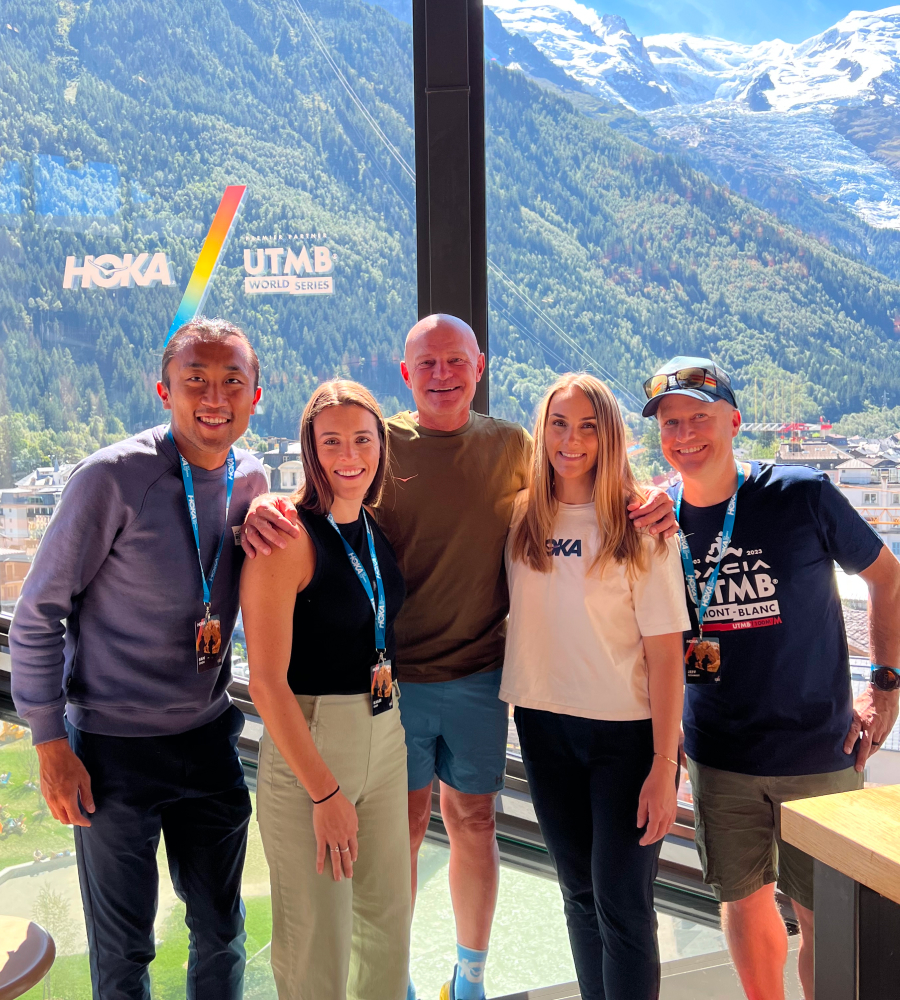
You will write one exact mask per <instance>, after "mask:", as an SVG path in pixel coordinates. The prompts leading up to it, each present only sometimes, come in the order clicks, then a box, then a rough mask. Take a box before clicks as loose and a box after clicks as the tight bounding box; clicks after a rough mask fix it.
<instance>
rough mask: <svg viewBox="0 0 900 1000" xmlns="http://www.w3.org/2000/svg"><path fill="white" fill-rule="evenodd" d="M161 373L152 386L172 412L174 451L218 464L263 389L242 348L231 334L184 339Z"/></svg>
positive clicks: (200, 461)
mask: <svg viewBox="0 0 900 1000" xmlns="http://www.w3.org/2000/svg"><path fill="white" fill-rule="evenodd" d="M166 379H167V381H168V383H169V384H168V385H165V384H164V383H163V382H158V383H157V385H156V391H157V392H158V393H159V397H160V399H161V400H162V403H163V407H164V408H165V409H167V410H169V411H170V412H171V414H172V434H173V436H174V437H175V442H176V444H177V445H178V448H179V451H181V453H182V455H184V457H185V458H186V459H187V461H188V462H190V463H191V464H192V465H199V466H201V467H207V468H217V467H218V465H221V464H222V462H224V461H225V457H226V456H227V454H228V449H229V448H230V447H231V446H232V445H233V444H234V442H235V441H237V439H238V438H239V437H240V436H241V435H242V434H243V433H244V431H246V430H247V425H248V424H249V423H250V416H251V414H253V413H254V412H255V411H256V404H257V403H258V402H259V397H260V394H261V391H262V390H260V389H259V388H257V387H256V384H255V383H256V377H255V375H254V371H253V367H252V365H251V363H250V359H249V358H248V356H247V353H246V349H245V348H244V346H243V344H242V343H241V342H240V341H239V340H237V339H235V338H226V339H225V340H217V341H211V342H206V343H204V342H203V341H200V340H195V341H189V342H188V343H186V344H185V346H184V347H183V348H182V349H181V350H180V351H178V353H177V354H176V355H175V356H174V357H173V358H172V360H171V361H170V362H169V364H168V368H167V370H166ZM210 462H215V463H217V464H214V465H210V464H209V463H210Z"/></svg>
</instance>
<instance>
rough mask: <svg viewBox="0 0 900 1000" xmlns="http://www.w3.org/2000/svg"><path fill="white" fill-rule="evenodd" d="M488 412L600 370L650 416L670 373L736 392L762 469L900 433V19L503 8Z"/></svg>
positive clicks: (515, 412) (631, 405)
mask: <svg viewBox="0 0 900 1000" xmlns="http://www.w3.org/2000/svg"><path fill="white" fill-rule="evenodd" d="M485 33H486V43H487V49H488V58H489V64H488V67H487V123H488V135H487V145H488V148H487V156H488V169H487V176H488V197H487V210H488V254H489V257H490V259H491V262H492V264H491V268H490V274H491V288H490V292H491V352H492V354H491V374H492V384H491V392H492V401H493V409H494V412H496V413H497V414H499V415H502V416H509V417H512V418H516V419H520V420H522V419H524V420H526V421H530V420H531V416H532V411H533V407H534V403H535V401H536V399H537V398H538V397H539V395H540V392H541V390H542V388H543V387H544V386H546V384H547V382H548V380H549V379H551V378H552V376H553V374H554V373H556V372H559V371H564V370H567V369H579V368H587V369H588V370H590V371H593V372H596V373H597V374H598V375H600V376H601V377H603V378H605V379H606V380H607V381H608V382H609V384H610V385H612V386H613V387H614V389H615V391H616V393H617V395H618V397H619V399H620V402H621V404H622V406H623V407H624V409H625V411H626V419H627V422H628V424H629V427H630V429H631V433H632V457H633V460H634V463H635V466H636V467H637V469H638V470H639V471H640V472H641V473H642V474H643V475H644V476H645V477H647V478H650V477H652V476H659V475H662V474H663V473H666V472H667V466H666V464H665V462H664V460H663V458H662V455H661V453H660V450H659V443H658V439H657V435H656V430H655V428H654V427H653V425H652V423H651V422H649V421H644V420H641V419H640V418H638V417H637V415H636V414H637V412H638V411H639V409H640V404H641V402H642V399H643V395H642V392H641V389H640V384H641V380H642V379H643V378H645V377H646V376H647V375H648V374H649V373H651V372H652V371H653V370H654V368H655V367H656V366H657V365H658V364H659V363H660V362H661V361H663V360H665V359H667V358H669V357H672V356H674V355H675V354H676V353H682V354H689V355H690V354H694V355H701V356H708V357H711V358H713V359H715V360H717V361H718V362H720V363H721V364H723V365H724V366H725V367H726V368H727V369H728V370H729V371H730V372H731V373H732V375H733V376H734V377H735V382H736V385H737V389H738V395H739V401H740V403H741V406H742V412H743V417H744V421H745V428H744V433H742V434H741V436H740V438H739V440H738V446H739V447H740V448H741V449H742V451H743V453H744V454H745V455H747V456H756V457H770V458H771V457H774V456H775V455H778V456H779V459H780V460H787V461H794V460H797V461H802V460H803V459H801V458H794V457H792V451H793V450H794V449H796V451H798V452H802V453H803V456H804V458H805V460H806V462H807V464H810V463H811V464H813V466H814V467H816V466H817V465H818V466H819V467H821V468H823V469H824V468H825V466H824V465H820V462H821V456H820V458H818V459H816V458H815V457H814V456H813V453H812V452H811V451H810V450H809V447H808V443H810V442H820V443H825V442H828V443H829V444H832V445H833V447H835V448H839V449H841V450H842V453H843V454H842V458H843V459H847V458H850V457H851V453H852V454H856V451H855V449H857V448H859V446H860V445H861V443H862V442H863V441H864V440H865V439H868V440H869V441H870V443H871V442H873V441H875V440H876V439H877V441H878V442H880V444H878V446H877V447H875V445H874V444H873V450H874V451H876V452H877V453H878V454H880V455H888V453H892V452H893V450H894V449H895V447H896V441H894V440H888V437H889V435H890V434H892V433H894V432H896V431H897V430H898V429H900V409H896V407H897V405H898V404H900V382H898V380H897V376H896V372H897V370H898V368H897V364H896V361H897V336H898V332H900V312H898V309H897V301H898V297H897V296H898V291H900V285H898V279H900V176H898V173H897V170H896V167H897V163H896V156H895V155H894V153H892V152H889V150H891V149H893V148H894V146H895V145H896V139H897V136H898V134H900V122H898V119H897V116H896V112H895V102H896V98H897V85H896V80H895V67H896V52H897V45H898V32H897V26H896V19H895V18H893V17H892V16H891V15H890V14H889V12H885V11H883V12H880V13H878V12H876V13H871V14H870V13H862V12H859V11H856V12H854V11H853V8H852V6H851V5H850V4H846V5H845V7H844V8H841V7H840V5H838V6H835V5H830V6H829V7H828V8H827V9H826V8H824V7H817V8H815V10H814V9H813V8H809V7H797V6H796V5H794V6H791V5H787V6H785V5H763V6H761V7H760V6H759V5H757V6H756V7H754V8H753V10H752V11H751V12H750V13H748V12H747V10H746V9H745V8H743V7H741V8H737V7H734V6H733V5H729V4H726V3H722V2H718V0H716V2H711V3H706V4H703V5H700V6H696V5H695V6H693V7H690V8H688V7H685V6H684V5H674V6H665V5H657V6H653V7H650V6H646V5H644V6H640V5H638V6H636V5H634V4H621V5H619V6H617V5H616V4H615V3H613V4H612V5H609V4H607V5H599V4H596V3H588V4H563V3H545V2H542V0H489V3H488V4H487V5H486V14H485Z"/></svg>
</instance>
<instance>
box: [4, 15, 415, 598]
mask: <svg viewBox="0 0 900 1000" xmlns="http://www.w3.org/2000/svg"><path fill="white" fill-rule="evenodd" d="M390 6H391V9H390V10H386V9H384V8H383V7H379V6H371V5H369V4H365V3H361V2H357V0H340V2H336V3H328V4H321V3H315V4H310V5H301V4H300V3H296V2H292V0H277V2H275V3H273V4H261V3H255V2H252V3H237V2H232V0H218V2H215V3H207V2H205V0H189V2H187V3H183V4H168V5H165V7H164V8H160V7H158V6H154V7H148V6H146V5H144V6H141V5H139V4H135V3H133V2H131V0H117V2H115V3H112V4H108V3H105V4H99V5H98V4H93V5H92V4H76V5H70V6H64V7H59V6H58V5H55V4H52V3H38V4H30V5H29V4H21V3H14V4H12V5H8V6H7V8H5V14H4V23H3V24H2V25H0V58H2V60H3V63H4V65H5V66H7V68H8V72H7V73H6V75H5V77H4V81H3V83H2V84H0V93H2V98H3V101H4V109H5V110H4V114H3V124H2V125H0V135H2V140H3V141H2V144H0V287H2V289H3V292H2V301H0V351H2V362H0V567H2V569H0V587H2V609H3V610H4V611H9V610H11V608H12V606H13V604H14V602H15V600H16V598H17V596H18V592H19V590H20V587H21V581H22V579H23V577H24V573H25V569H26V567H27V563H28V561H29V560H30V559H31V558H32V557H33V555H34V551H35V548H36V546H37V543H38V541H39V539H40V537H41V534H42V532H43V530H44V528H45V526H46V523H47V520H48V518H49V516H50V514H51V513H52V510H53V507H54V504H55V502H56V500H57V498H58V496H59V492H60V490H61V488H62V486H63V485H64V483H65V481H66V479H67V477H68V474H69V473H70V471H71V468H72V465H73V463H75V462H77V461H78V460H79V459H80V458H82V457H84V456H85V455H87V454H89V453H90V452H92V451H93V450H95V449H96V448H98V447H101V446H102V445H105V444H108V443H111V442H113V441H115V440H117V439H119V438H122V437H124V436H126V435H128V434H131V433H133V432H136V431H138V430H140V429H143V428H145V427H147V426H152V425H153V424H156V423H160V422H162V421H163V418H164V413H163V411H162V408H161V405H160V402H159V400H158V399H157V396H156V390H155V386H156V381H157V379H158V377H159V371H158V369H159V360H160V354H161V349H162V346H163V342H164V339H165V338H166V335H167V333H168V331H169V329H170V326H171V324H172V323H173V320H174V319H175V317H176V315H178V316H180V317H182V318H183V317H184V316H187V315H190V314H191V312H192V311H193V310H194V309H196V308H201V309H202V311H203V312H204V313H205V314H207V315H216V316H223V317H226V318H228V319H230V320H233V321H235V322H237V323H239V324H240V325H242V326H243V327H244V328H245V329H246V331H247V333H248V335H249V336H250V338H251V340H252V341H253V343H254V344H255V346H256V347H257V349H258V352H259V355H260V359H261V362H262V386H263V399H262V402H261V405H260V407H259V410H258V412H257V415H256V416H255V417H254V419H253V421H252V423H251V428H250V432H249V433H248V435H247V439H246V443H247V444H248V445H249V446H250V447H252V448H253V449H255V450H257V451H259V452H261V453H262V452H270V453H271V454H270V455H269V457H267V458H266V463H267V464H268V465H269V467H270V473H271V475H272V479H273V486H275V487H278V488H283V489H284V490H286V491H291V490H292V489H293V488H294V487H295V486H296V484H297V475H298V469H297V467H296V463H294V464H293V465H292V457H293V456H292V453H291V452H290V450H289V448H288V444H289V442H290V441H291V440H292V439H294V438H295V437H296V431H297V425H298V421H299V416H300V413H301V410H302V407H303V405H304V403H305V402H306V400H307V398H308V397H309V394H310V392H311V390H312V389H313V388H314V387H315V386H316V385H317V384H318V383H319V382H320V381H322V380H324V379H327V378H331V377H333V376H335V375H343V376H346V377H351V378H355V379H358V380H360V381H362V382H363V383H365V384H366V385H367V386H369V387H370V388H371V389H372V390H373V391H374V392H375V394H376V396H377V397H378V399H379V400H380V402H381V403H382V405H383V407H384V408H385V410H387V411H388V412H390V413H392V412H395V411H396V410H398V409H400V408H401V407H405V406H406V405H407V404H408V401H409V397H408V394H407V390H406V388H405V386H404V385H403V381H402V378H401V377H400V373H399V364H398V362H399V358H400V352H401V350H402V344H403V338H404V336H405V333H406V331H407V329H408V328H409V327H410V325H411V324H412V323H413V322H414V321H415V319H416V284H415V264H416V258H415V211H414V203H415V183H414V173H413V169H412V167H411V164H412V163H413V162H414V148H413V92H412V29H411V24H410V21H411V13H410V12H411V3H410V0H397V2H396V3H394V4H392V5H390ZM7 21H8V23H7ZM214 220H215V221H214ZM201 249H203V250H204V253H203V255H202V256H201ZM216 263H217V264H218V266H217V267H216V266H215V265H216ZM192 275H193V278H192ZM179 310H180V311H179Z"/></svg>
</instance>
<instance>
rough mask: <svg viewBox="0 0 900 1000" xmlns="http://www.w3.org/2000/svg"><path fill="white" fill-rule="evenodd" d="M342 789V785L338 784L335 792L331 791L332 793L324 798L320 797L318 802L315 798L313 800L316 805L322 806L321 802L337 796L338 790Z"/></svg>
mask: <svg viewBox="0 0 900 1000" xmlns="http://www.w3.org/2000/svg"><path fill="white" fill-rule="evenodd" d="M340 790H341V786H340V785H338V786H337V788H335V790H334V791H333V792H332V793H331V795H326V796H325V798H324V799H319V801H318V802H316V800H315V799H313V800H312V804H313V805H314V806H320V805H321V804H322V803H323V802H327V801H328V800H329V799H333V798H334V797H335V795H337V793H338V792H339V791H340Z"/></svg>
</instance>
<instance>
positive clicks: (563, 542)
mask: <svg viewBox="0 0 900 1000" xmlns="http://www.w3.org/2000/svg"><path fill="white" fill-rule="evenodd" d="M546 545H547V552H548V553H549V554H550V555H551V556H578V558H579V559H580V558H581V539H580V538H548V539H547V542H546Z"/></svg>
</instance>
